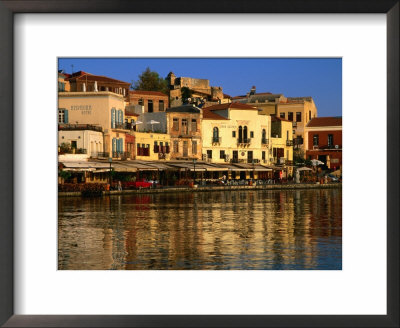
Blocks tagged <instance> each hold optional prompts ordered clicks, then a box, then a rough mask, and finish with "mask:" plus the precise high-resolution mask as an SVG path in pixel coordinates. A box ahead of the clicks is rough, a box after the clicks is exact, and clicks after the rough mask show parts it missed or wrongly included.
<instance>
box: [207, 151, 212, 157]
mask: <svg viewBox="0 0 400 328" xmlns="http://www.w3.org/2000/svg"><path fill="white" fill-rule="evenodd" d="M207 158H209V159H212V150H207Z"/></svg>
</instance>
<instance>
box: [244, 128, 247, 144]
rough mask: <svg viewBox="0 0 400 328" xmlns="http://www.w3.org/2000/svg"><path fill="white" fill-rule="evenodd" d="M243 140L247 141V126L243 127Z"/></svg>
mask: <svg viewBox="0 0 400 328" xmlns="http://www.w3.org/2000/svg"><path fill="white" fill-rule="evenodd" d="M243 140H244V142H247V126H245V127H243Z"/></svg>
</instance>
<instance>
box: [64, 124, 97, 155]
mask: <svg viewBox="0 0 400 328" xmlns="http://www.w3.org/2000/svg"><path fill="white" fill-rule="evenodd" d="M58 146H59V153H64V152H67V153H72V154H86V155H88V156H90V157H92V158H96V157H98V156H99V155H100V156H101V155H102V154H103V153H104V136H103V131H102V128H101V127H100V126H95V125H90V124H59V125H58Z"/></svg>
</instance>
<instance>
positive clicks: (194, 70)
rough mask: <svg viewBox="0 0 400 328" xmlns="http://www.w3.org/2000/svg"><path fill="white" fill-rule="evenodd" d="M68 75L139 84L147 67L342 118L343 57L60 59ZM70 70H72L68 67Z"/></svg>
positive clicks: (230, 91)
mask: <svg viewBox="0 0 400 328" xmlns="http://www.w3.org/2000/svg"><path fill="white" fill-rule="evenodd" d="M58 64H59V67H58V69H63V70H64V71H65V72H66V73H71V71H72V69H73V71H74V72H77V71H85V72H88V73H92V74H95V75H104V76H108V77H111V78H114V79H117V80H122V81H125V82H132V81H136V80H138V76H139V74H141V73H142V72H143V71H144V70H145V69H146V68H147V67H150V69H151V70H152V71H156V72H157V73H158V74H159V75H160V76H161V77H166V76H167V75H168V73H169V72H171V71H172V72H174V73H175V75H176V76H177V77H180V76H184V77H193V78H199V79H208V80H210V85H211V86H220V87H222V88H223V92H224V93H226V94H228V95H230V96H232V97H233V96H238V95H245V94H246V93H247V92H249V91H250V88H251V87H252V86H253V85H254V86H256V89H257V92H271V93H282V94H283V95H284V96H286V97H309V96H311V97H313V99H314V102H315V104H316V106H317V109H318V116H342V60H341V58H59V62H58ZM71 65H73V67H72V66H71Z"/></svg>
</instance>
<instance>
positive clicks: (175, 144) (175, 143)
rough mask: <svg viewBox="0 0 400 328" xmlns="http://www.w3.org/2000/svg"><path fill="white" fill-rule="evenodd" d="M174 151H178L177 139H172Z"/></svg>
mask: <svg viewBox="0 0 400 328" xmlns="http://www.w3.org/2000/svg"><path fill="white" fill-rule="evenodd" d="M174 153H179V143H178V141H177V140H175V141H174Z"/></svg>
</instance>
